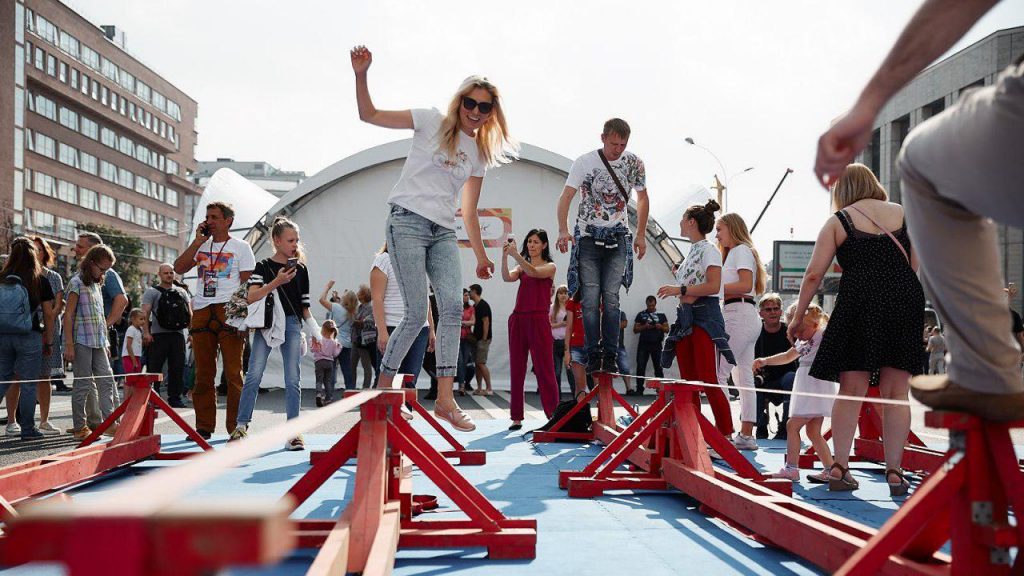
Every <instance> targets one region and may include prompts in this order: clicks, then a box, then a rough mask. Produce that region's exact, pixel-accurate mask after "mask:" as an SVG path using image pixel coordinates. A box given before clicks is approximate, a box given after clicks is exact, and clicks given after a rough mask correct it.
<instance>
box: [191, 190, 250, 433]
mask: <svg viewBox="0 0 1024 576" xmlns="http://www.w3.org/2000/svg"><path fill="white" fill-rule="evenodd" d="M234 220H235V211H234V209H232V208H231V206H230V205H229V204H226V203H224V202H213V203H210V204H207V206H206V221H205V222H203V223H202V224H200V225H199V226H197V227H196V237H195V240H193V241H192V244H190V245H189V247H188V248H187V249H185V251H184V252H182V254H181V256H179V257H178V259H177V260H175V261H174V271H175V272H177V273H178V274H182V275H184V274H185V273H186V272H188V271H189V270H191V269H192V268H196V267H197V270H196V289H195V292H194V294H195V296H194V297H193V299H192V310H193V312H192V326H191V328H190V330H189V331H190V332H191V333H192V351H193V354H194V355H195V364H196V379H195V389H194V390H193V392H192V404H193V407H194V408H195V411H196V431H197V432H199V435H200V436H202V437H203V438H209V437H210V436H211V435H212V434H213V432H214V430H215V429H216V427H217V392H216V390H215V389H214V386H213V379H214V376H215V375H216V374H217V347H218V346H219V347H220V353H221V359H222V360H223V361H224V373H225V374H226V375H227V380H228V406H227V422H226V425H227V432H228V434H230V433H231V432H232V431H234V429H235V425H236V424H237V420H236V418H237V416H238V400H239V398H241V395H242V349H243V348H244V346H245V334H244V333H242V332H239V331H238V330H235V329H234V328H233V327H231V326H229V325H228V324H227V323H226V314H225V305H226V304H227V302H228V301H229V300H230V299H231V295H232V294H234V292H235V291H236V290H238V287H239V286H241V285H244V284H245V283H247V282H248V281H249V276H251V275H252V271H253V269H254V268H255V267H256V257H255V256H254V255H253V253H252V248H251V247H250V246H249V244H248V243H247V242H245V241H243V240H239V239H238V238H232V237H231V236H230V230H231V225H232V224H233V223H234Z"/></svg>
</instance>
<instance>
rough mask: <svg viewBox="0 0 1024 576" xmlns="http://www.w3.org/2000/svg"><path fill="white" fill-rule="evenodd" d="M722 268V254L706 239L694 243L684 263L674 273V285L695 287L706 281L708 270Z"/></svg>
mask: <svg viewBox="0 0 1024 576" xmlns="http://www.w3.org/2000/svg"><path fill="white" fill-rule="evenodd" d="M712 266H717V267H719V268H721V267H722V254H721V253H720V252H719V251H718V248H716V247H714V246H712V245H711V243H710V242H708V241H707V240H706V239H705V240H701V241H699V242H694V243H693V245H692V246H690V252H689V253H688V254H687V255H686V261H684V262H683V265H682V266H680V267H679V270H678V271H676V283H677V284H679V285H680V286H696V285H697V284H703V283H705V282H707V280H708V268H711V267H712Z"/></svg>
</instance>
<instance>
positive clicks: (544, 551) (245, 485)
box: [3, 421, 899, 576]
mask: <svg viewBox="0 0 1024 576" xmlns="http://www.w3.org/2000/svg"><path fill="white" fill-rule="evenodd" d="M529 423H530V422H528V424H529ZM414 424H415V425H416V428H417V429H418V430H419V431H420V432H421V433H423V434H424V436H426V437H427V438H428V439H429V440H430V441H431V442H432V443H433V444H435V445H437V446H440V445H442V441H441V439H440V437H439V436H437V434H436V433H434V432H433V431H432V430H429V429H428V428H427V427H426V425H425V424H423V423H422V422H421V421H416V422H414ZM477 424H478V428H477V430H476V432H474V433H472V434H466V435H463V436H461V437H460V439H461V440H462V441H463V442H467V441H468V447H469V448H472V449H482V450H486V451H487V464H486V465H485V466H462V467H457V470H459V471H460V472H461V473H462V474H463V475H465V477H466V478H468V479H469V480H470V481H471V482H472V483H473V484H474V485H476V486H477V487H478V488H479V489H480V490H481V491H482V492H483V493H484V494H485V495H486V496H487V497H488V498H489V499H490V500H491V501H492V502H493V503H494V504H495V505H496V506H497V507H498V508H499V509H500V510H502V511H503V512H504V513H505V514H506V515H507V516H512V517H533V518H536V519H537V520H538V523H539V527H538V534H539V536H538V546H537V558H536V559H534V560H531V561H490V560H487V559H486V558H485V557H484V556H485V551H484V550H483V549H469V550H400V551H399V553H398V560H397V563H396V567H395V574H398V575H433V574H441V573H458V574H464V575H467V576H472V575H476V574H479V575H487V576H501V575H505V574H527V573H529V574H568V573H573V572H577V573H579V572H589V573H591V574H644V576H662V575H673V574H687V575H692V574H817V573H820V571H818V570H817V569H816V568H815V567H814V566H812V565H811V564H809V563H807V562H805V561H803V560H801V559H799V558H796V557H795V556H793V555H791V554H789V553H786V552H784V551H780V550H777V549H774V548H768V547H765V546H763V545H761V544H758V543H756V542H754V541H752V540H750V539H748V538H746V537H744V536H742V535H741V534H739V533H738V532H736V531H735V530H733V529H731V528H730V527H728V526H727V525H725V524H724V523H722V522H720V521H718V520H714V519H711V518H708V517H706V516H704V515H703V514H700V513H699V512H697V510H696V502H695V501H694V500H692V499H690V498H689V497H687V496H685V495H683V494H681V493H678V492H674V491H672V492H647V493H636V494H634V493H617V494H611V495H606V496H605V497H602V498H597V499H593V500H590V499H570V498H568V497H567V496H566V494H565V492H563V491H562V490H559V489H558V484H557V482H558V471H559V470H560V469H579V468H582V467H583V466H585V465H586V464H587V463H588V462H589V461H590V459H591V458H592V457H593V456H594V455H595V454H597V452H598V451H599V448H600V447H599V446H597V445H587V446H579V445H574V444H538V445H533V444H531V443H529V442H526V441H525V440H523V439H522V437H521V436H520V435H519V434H514V433H509V432H507V431H506V430H505V427H506V426H507V424H506V423H503V422H501V421H478V422H477ZM337 438H338V437H337V436H328V435H310V436H307V437H306V441H307V446H308V447H309V448H311V449H326V448H328V447H329V446H330V445H331V444H332V443H333V442H334V441H336V440H337ZM214 440H215V441H217V442H216V443H217V444H219V443H220V442H223V441H224V439H223V437H216V436H215V437H214ZM761 442H762V449H761V450H760V451H758V452H757V453H756V454H753V455H752V456H753V458H754V461H755V462H756V464H757V465H759V466H760V467H761V468H762V469H764V470H767V471H774V470H776V469H778V468H779V467H780V466H781V464H782V461H783V454H784V452H785V448H784V444H783V442H781V441H761ZM164 443H165V446H166V449H179V448H189V447H194V445H193V444H191V443H190V442H187V441H185V440H184V437H183V436H164ZM748 454H749V453H748ZM308 458H309V453H308V452H287V451H284V450H283V448H282V450H280V451H277V452H273V453H270V454H267V455H265V456H264V457H262V458H260V459H259V460H256V461H253V462H250V463H248V464H246V465H244V466H242V467H240V468H237V469H234V470H230V471H228V472H227V473H225V474H224V475H223V476H221V477H220V478H219V479H218V480H217V481H215V482H214V483H212V484H209V485H207V486H204V487H202V488H201V489H198V490H196V491H194V492H193V493H191V494H190V495H189V498H210V499H215V500H224V499H226V498H256V499H273V498H277V497H280V496H281V495H282V494H283V493H284V492H285V491H287V489H288V488H289V487H290V486H291V485H292V484H293V483H294V482H295V481H296V480H297V479H298V478H299V477H300V476H301V475H302V474H303V473H304V472H305V471H306V470H308V469H309V464H308ZM168 465H170V466H173V465H175V463H156V462H154V463H144V464H140V465H137V466H135V467H133V468H132V469H130V470H128V471H126V472H123V473H121V474H119V475H117V477H115V478H112V479H110V480H107V481H104V482H99V483H94V484H92V485H90V486H87V487H84V488H81V489H78V490H75V491H74V492H73V496H74V498H76V499H80V500H85V499H87V498H89V497H91V496H94V495H96V494H99V493H101V492H103V491H106V490H109V489H110V488H112V487H114V486H116V485H117V484H118V483H119V482H121V481H123V480H124V479H127V478H131V477H133V476H135V475H138V474H144V473H146V472H147V471H149V470H151V469H152V468H155V467H162V466H168ZM854 475H855V476H856V477H857V478H858V479H859V480H860V482H861V488H860V490H858V491H856V492H853V493H849V492H847V493H830V492H828V489H827V487H824V486H818V485H813V484H809V483H806V482H803V483H801V484H799V485H797V486H795V487H794V496H795V497H796V498H798V499H801V500H806V501H810V502H813V503H814V504H815V505H818V506H821V507H823V508H825V509H827V510H829V511H831V512H834V513H836V514H839V515H841V516H844V517H847V518H850V519H852V520H856V521H858V522H861V523H864V524H867V525H869V526H874V527H878V526H880V525H881V524H882V523H883V522H884V521H885V520H886V519H887V518H888V517H889V516H890V515H891V514H892V512H893V511H894V510H895V509H896V508H897V506H898V504H899V501H897V500H894V499H892V498H890V497H889V494H888V489H887V487H886V485H885V479H884V477H883V476H882V474H881V468H880V467H877V466H870V465H864V466H862V468H861V469H859V470H855V472H854ZM413 477H414V489H415V492H416V493H430V494H437V495H438V496H442V494H441V492H440V491H439V490H437V488H436V487H435V486H433V485H432V484H431V483H430V482H429V481H428V480H427V479H426V478H425V477H424V476H423V475H422V473H421V472H419V470H418V469H417V470H415V471H414V474H413ZM354 479H355V469H354V468H352V467H346V468H344V469H342V470H340V471H338V472H337V473H336V474H335V475H334V476H333V477H332V478H331V479H330V480H328V481H327V482H326V483H325V484H324V486H323V487H322V488H321V489H320V490H318V491H317V492H316V493H315V494H314V495H313V497H312V498H311V499H310V500H309V501H307V502H306V503H305V504H303V505H302V506H301V507H300V508H299V509H298V510H297V511H296V513H295V517H296V518H324V519H328V518H334V517H336V516H337V515H338V514H339V513H340V511H341V510H342V508H343V507H344V506H345V504H346V502H347V500H348V499H349V498H350V497H351V493H352V488H353V484H354ZM440 504H441V507H440V508H439V509H438V510H436V511H434V512H429V513H427V514H424V515H423V516H421V517H420V518H422V519H429V518H438V519H441V518H463V517H464V516H463V515H462V514H461V513H460V512H458V511H455V510H453V509H452V504H451V502H450V501H448V500H447V499H446V498H444V497H441V498H440ZM314 554H315V552H314V551H310V550H303V551H298V552H296V553H295V554H293V555H292V556H291V557H290V558H288V559H287V560H285V561H284V562H282V563H280V564H279V565H277V566H274V567H271V568H266V569H259V570H254V569H241V568H239V569H233V570H231V571H230V573H231V574H236V575H242V574H245V575H254V574H260V575H263V574H275V575H276V574H302V573H304V571H305V569H306V568H307V567H308V565H309V563H310V561H311V560H312V557H313V556H314ZM56 573H60V572H59V571H54V570H52V569H46V568H44V567H42V566H36V567H29V566H26V567H22V568H21V569H17V570H8V571H3V574H56Z"/></svg>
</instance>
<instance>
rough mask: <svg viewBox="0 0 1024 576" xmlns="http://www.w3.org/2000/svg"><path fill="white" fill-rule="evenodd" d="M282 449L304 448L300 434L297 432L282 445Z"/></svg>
mask: <svg viewBox="0 0 1024 576" xmlns="http://www.w3.org/2000/svg"><path fill="white" fill-rule="evenodd" d="M284 449H285V450H289V451H292V452H294V451H296V450H305V449H306V442H305V441H304V440H303V439H302V434H299V435H298V436H296V437H295V438H292V439H291V440H289V441H288V443H287V444H285V445H284Z"/></svg>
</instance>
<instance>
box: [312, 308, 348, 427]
mask: <svg viewBox="0 0 1024 576" xmlns="http://www.w3.org/2000/svg"><path fill="white" fill-rule="evenodd" d="M320 335H321V336H322V339H321V340H320V341H319V342H318V341H316V340H313V344H312V345H311V346H310V349H311V350H312V352H313V367H314V371H315V373H316V405H317V408H319V407H321V406H325V405H327V404H330V403H331V402H332V401H334V384H335V381H336V379H337V373H336V372H335V371H334V361H335V359H336V358H337V357H338V355H339V354H341V344H340V343H339V342H338V326H337V325H336V324H335V323H334V320H325V321H324V323H323V326H321V327H320Z"/></svg>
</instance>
